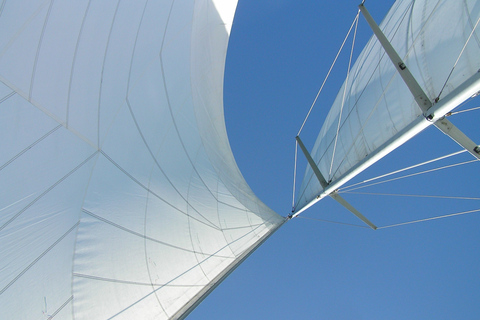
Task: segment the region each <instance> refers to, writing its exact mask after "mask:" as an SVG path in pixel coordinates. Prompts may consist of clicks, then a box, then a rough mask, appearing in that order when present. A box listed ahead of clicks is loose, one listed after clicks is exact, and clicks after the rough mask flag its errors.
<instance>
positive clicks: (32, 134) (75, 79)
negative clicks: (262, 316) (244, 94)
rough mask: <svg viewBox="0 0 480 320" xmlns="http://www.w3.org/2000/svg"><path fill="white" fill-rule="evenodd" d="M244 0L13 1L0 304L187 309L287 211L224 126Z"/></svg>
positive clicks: (5, 69) (4, 85) (3, 99)
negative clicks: (232, 44) (256, 188)
mask: <svg viewBox="0 0 480 320" xmlns="http://www.w3.org/2000/svg"><path fill="white" fill-rule="evenodd" d="M27 2H28V3H27ZM235 8H236V0H229V1H224V0H223V1H218V0H195V1H193V0H191V1H180V0H171V1H149V0H145V1H135V2H123V1H108V2H107V1H75V2H60V1H56V2H55V1H43V0H38V1H6V2H5V3H4V5H3V8H1V9H0V10H1V11H0V132H1V135H2V139H1V142H0V149H1V150H2V152H1V154H0V190H1V192H0V193H1V194H2V196H1V199H0V257H1V259H0V270H2V272H1V273H0V309H1V310H2V317H5V318H7V319H39V318H42V319H53V318H57V319H77V320H79V319H111V318H114V319H153V318H155V319H170V318H172V319H176V318H182V317H184V316H185V315H186V314H187V313H188V312H190V311H191V307H192V305H195V303H198V301H201V299H203V298H204V297H205V295H206V294H208V292H210V291H209V289H210V288H212V287H214V286H215V285H217V284H218V281H221V279H223V276H224V275H225V274H226V273H228V272H229V270H231V269H232V268H234V267H235V266H236V265H237V264H238V263H239V262H240V261H242V259H244V258H245V256H247V255H248V254H249V253H250V252H251V251H252V250H253V249H254V248H256V247H257V246H258V245H259V244H260V243H261V242H262V241H264V239H265V238H266V237H268V235H270V234H271V233H272V232H273V231H274V230H276V229H277V228H278V227H279V226H280V225H281V224H282V223H283V222H284V218H283V217H281V216H279V215H277V214H276V213H275V212H273V211H272V210H270V209H269V208H268V207H267V206H266V205H264V204H263V203H262V202H261V201H260V200H259V199H258V198H257V197H256V196H255V195H254V194H253V192H252V191H251V189H250V188H249V187H248V185H247V184H246V182H245V181H244V179H243V177H242V175H241V173H240V171H239V169H238V167H237V165H236V163H235V160H234V158H233V155H232V152H231V150H230V145H229V143H228V139H227V134H226V129H225V123H224V117H223V73H224V64H225V56H226V51H227V44H228V38H229V33H230V28H231V25H232V20H233V16H234V12H235Z"/></svg>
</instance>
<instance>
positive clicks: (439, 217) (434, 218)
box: [377, 209, 480, 230]
mask: <svg viewBox="0 0 480 320" xmlns="http://www.w3.org/2000/svg"><path fill="white" fill-rule="evenodd" d="M473 212H480V209H475V210H470V211H463V212H458V213H452V214H446V215H443V216H438V217H433V218H426V219H420V220H415V221H408V222H403V223H397V224H392V225H388V226H384V227H378V228H377V230H378V229H385V228H393V227H398V226H404V225H406V224H412V223H418V222H425V221H430V220H437V219H442V218H448V217H454V216H459V215H462V214H467V213H473Z"/></svg>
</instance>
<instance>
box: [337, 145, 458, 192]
mask: <svg viewBox="0 0 480 320" xmlns="http://www.w3.org/2000/svg"><path fill="white" fill-rule="evenodd" d="M466 151H467V150H465V149H464V150H460V151H457V152H454V153H450V154H447V155H445V156H441V157H438V158H435V159H432V160H428V161H425V162H422V163H419V164H416V165H413V166H409V167H406V168H403V169H400V170H396V171H393V172H390V173H386V174H382V175H380V176H377V177H375V178H371V179H367V180H363V181H361V182H358V183H355V184H352V185H350V186H347V187H344V188H343V189H342V191H343V192H348V191H349V190H348V189H350V188H352V187H355V186H358V185H360V184H364V183H368V182H371V181H375V180H378V179H381V178H385V177H388V176H391V175H394V174H397V173H400V172H403V171H407V170H410V169H414V168H417V167H420V166H423V165H426V164H429V163H432V162H435V161H439V160H443V159H446V158H449V157H453V156H456V155H458V154H461V153H464V152H466ZM345 189H347V190H345ZM344 190H345V191H344Z"/></svg>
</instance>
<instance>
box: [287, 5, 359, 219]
mask: <svg viewBox="0 0 480 320" xmlns="http://www.w3.org/2000/svg"><path fill="white" fill-rule="evenodd" d="M359 14H360V10H359V11H358V12H357V15H356V16H355V18H354V19H353V21H352V24H351V25H350V28H349V29H348V32H347V35H346V36H345V38H344V39H343V42H342V45H341V46H340V48H339V49H338V52H337V55H336V56H335V59H333V62H332V65H331V66H330V69H329V70H328V72H327V75H326V76H325V79H324V80H323V82H322V85H321V86H320V89H319V90H318V92H317V95H316V96H315V99H314V100H313V103H312V105H311V106H310V109H309V110H308V113H307V115H306V116H305V119H304V120H303V123H302V125H301V127H300V130H299V131H298V133H297V136H299V135H300V133H301V132H302V130H303V127H304V126H305V124H306V122H307V120H308V118H309V117H310V114H311V113H312V110H313V107H314V106H315V104H316V103H317V100H318V97H319V96H320V93H321V92H322V91H323V87H324V86H325V84H326V83H327V80H328V78H329V77H330V73H331V72H332V70H333V67H334V66H335V64H336V62H337V60H338V57H339V56H340V53H342V51H343V47H344V46H345V43H346V42H347V40H348V38H349V36H350V33H351V32H352V29H353V27H354V26H355V28H356V25H358V17H359ZM297 153H298V142H296V141H295V164H294V173H293V197H292V198H293V200H292V212H293V210H294V209H295V185H296V179H297V161H298V158H297Z"/></svg>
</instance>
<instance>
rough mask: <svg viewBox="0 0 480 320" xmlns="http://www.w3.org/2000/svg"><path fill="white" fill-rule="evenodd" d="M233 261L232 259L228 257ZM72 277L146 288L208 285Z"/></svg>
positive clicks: (88, 276) (75, 275) (86, 275)
mask: <svg viewBox="0 0 480 320" xmlns="http://www.w3.org/2000/svg"><path fill="white" fill-rule="evenodd" d="M230 258H231V259H233V258H232V257H230ZM73 276H74V277H78V278H85V279H90V280H98V281H105V282H110V283H121V284H128V285H135V286H146V287H151V286H154V287H171V288H190V287H206V286H207V287H208V286H209V285H210V284H165V283H154V282H139V281H127V280H120V279H112V278H106V277H99V276H92V275H88V274H83V273H76V272H75V273H74V274H73Z"/></svg>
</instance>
